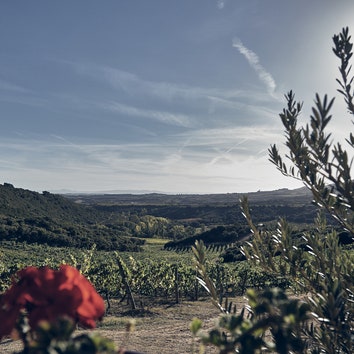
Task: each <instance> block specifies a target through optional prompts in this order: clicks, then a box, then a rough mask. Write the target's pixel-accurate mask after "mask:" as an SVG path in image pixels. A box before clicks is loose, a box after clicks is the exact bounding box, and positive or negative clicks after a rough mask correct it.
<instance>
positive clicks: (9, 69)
mask: <svg viewBox="0 0 354 354" xmlns="http://www.w3.org/2000/svg"><path fill="white" fill-rule="evenodd" d="M353 15H354V2H353V1H349V0H348V1H329V0H328V1H326V0H311V1H309V0H298V1H282V0H248V1H245V0H243V1H241V0H224V1H222V0H178V1H177V0H174V1H172V0H149V1H137V0H129V1H120V0H105V1H98V0H96V1H92V0H75V1H69V0H61V1H44V0H36V1H19V0H12V1H2V2H0V44H1V46H0V48H1V50H0V124H1V125H0V126H1V129H0V168H1V170H0V171H1V174H0V183H3V182H8V183H12V184H14V185H15V186H16V187H21V188H26V189H31V190H36V191H43V190H49V191H57V190H72V191H111V190H120V191H124V190H126V191H160V192H165V193H233V192H251V191H256V190H272V189H278V188H284V187H287V188H296V187H299V186H301V184H300V183H298V182H295V181H293V180H291V179H289V178H285V177H283V176H282V175H281V174H280V173H279V172H278V171H277V170H276V169H275V167H274V166H273V165H272V164H271V163H270V162H269V161H268V156H267V149H268V148H269V146H270V144H273V143H277V144H279V146H280V147H281V146H282V144H283V142H284V139H283V129H282V126H281V124H280V120H279V117H278V113H279V112H280V111H281V110H282V108H283V107H284V99H283V95H284V93H286V92H287V91H289V90H290V89H293V90H294V91H295V93H296V96H297V98H298V99H299V100H303V101H304V102H305V108H304V115H303V120H304V121H306V116H307V115H308V114H309V112H310V108H311V105H312V102H313V99H314V94H315V93H316V92H318V93H320V94H321V95H323V94H325V93H328V94H329V95H330V96H334V95H337V94H336V83H335V78H336V77H337V69H336V68H337V65H338V63H337V62H336V59H335V58H334V56H333V54H332V50H331V47H332V36H333V34H334V33H338V32H339V31H340V30H341V28H342V27H343V26H349V28H350V29H351V28H353V29H354V23H353V22H354V16H353ZM353 33H354V32H353ZM345 111H346V110H345V106H344V104H343V103H342V99H341V98H340V97H338V98H337V99H336V105H335V109H334V115H335V118H334V120H333V122H332V125H331V126H330V128H331V129H332V130H333V131H334V137H335V138H337V137H338V138H339V139H342V138H343V137H344V136H345V134H346V132H348V129H351V122H350V117H348V116H347V115H346V114H345Z"/></svg>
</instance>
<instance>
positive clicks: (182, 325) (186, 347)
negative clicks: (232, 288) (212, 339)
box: [0, 297, 245, 354]
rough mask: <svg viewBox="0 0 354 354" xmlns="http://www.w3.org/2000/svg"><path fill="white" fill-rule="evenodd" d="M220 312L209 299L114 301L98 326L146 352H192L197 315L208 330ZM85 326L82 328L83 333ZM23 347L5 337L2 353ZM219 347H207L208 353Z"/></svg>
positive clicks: (119, 341) (240, 300)
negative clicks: (130, 327)
mask: <svg viewBox="0 0 354 354" xmlns="http://www.w3.org/2000/svg"><path fill="white" fill-rule="evenodd" d="M232 300H233V302H234V303H235V304H236V305H237V309H241V308H242V307H243V305H244V303H245V300H244V299H243V298H242V297H238V298H235V299H232ZM219 315H220V312H219V310H218V309H217V308H215V307H214V306H213V305H212V303H211V301H210V300H209V299H205V300H202V301H182V302H181V303H180V304H173V303H171V302H164V301H163V300H159V301H156V300H155V301H154V303H150V304H148V305H144V307H143V308H140V309H138V310H134V311H133V310H130V308H129V306H128V305H127V304H122V303H119V302H114V303H113V306H112V308H111V310H110V313H109V314H107V315H106V316H105V318H104V320H103V321H102V323H101V324H99V326H98V328H97V329H95V331H97V332H98V333H100V334H101V335H102V336H104V337H107V338H110V339H112V340H113V341H114V342H115V343H116V344H117V347H118V348H119V347H124V348H125V349H127V350H131V351H139V352H142V353H145V354H156V353H158V354H171V353H176V354H177V353H179V354H181V353H182V354H183V353H186V354H188V353H191V352H192V343H193V338H192V334H191V332H190V329H189V326H190V323H191V321H192V319H193V318H195V317H197V318H199V319H200V320H202V321H203V329H205V330H207V329H209V328H211V327H213V325H214V324H215V322H216V320H217V318H218V317H219ZM131 320H133V321H135V330H134V331H133V332H130V333H129V334H128V333H127V331H126V325H127V323H129V321H131ZM80 331H81V330H78V331H77V332H78V333H79V332H80ZM19 350H21V342H20V341H13V340H11V339H4V340H3V341H2V342H1V343H0V353H4V354H6V353H14V352H16V351H19ZM217 352H218V351H217V350H216V349H215V348H212V347H207V348H206V349H205V353H209V354H213V353H217Z"/></svg>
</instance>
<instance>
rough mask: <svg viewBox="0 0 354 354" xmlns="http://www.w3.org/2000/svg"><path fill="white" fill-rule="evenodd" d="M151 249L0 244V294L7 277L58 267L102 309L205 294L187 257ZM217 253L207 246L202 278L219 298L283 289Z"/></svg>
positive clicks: (282, 283) (281, 281)
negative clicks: (78, 280) (72, 272)
mask: <svg viewBox="0 0 354 354" xmlns="http://www.w3.org/2000/svg"><path fill="white" fill-rule="evenodd" d="M158 247H160V246H158ZM158 247H156V246H155V248H158ZM153 248H154V245H151V246H150V248H149V246H147V249H146V252H145V253H142V254H139V253H130V254H129V253H124V252H123V253H118V252H102V251H97V250H96V249H95V247H93V248H92V249H90V250H87V251H84V250H75V252H74V251H73V250H72V249H69V248H50V247H47V246H39V245H36V246H35V245H22V244H17V245H16V244H8V245H7V246H5V245H3V246H2V248H1V252H2V253H1V263H0V267H1V278H0V289H1V291H4V290H5V289H6V288H7V287H8V286H9V284H10V281H11V276H13V274H14V273H15V272H16V271H17V270H19V269H21V268H23V267H24V266H27V265H34V266H43V265H48V266H51V267H54V268H55V267H57V266H58V264H59V263H66V264H70V265H73V266H75V267H77V268H79V269H80V270H81V272H82V273H83V274H84V275H85V276H86V277H87V278H88V279H90V281H91V282H92V283H93V284H94V285H95V287H96V289H97V290H98V292H99V293H101V295H102V296H103V297H104V298H105V299H106V300H107V304H108V309H109V306H110V300H111V299H119V300H121V301H127V302H129V303H130V304H131V306H132V308H133V309H134V308H137V307H139V306H144V299H147V298H149V301H151V299H154V298H156V299H157V298H163V299H165V300H166V301H169V302H171V303H178V302H180V301H183V300H188V301H190V300H193V301H195V300H198V299H199V298H200V297H205V296H206V295H207V293H206V291H205V289H203V287H201V286H200V284H199V283H198V281H197V273H196V269H195V265H194V264H193V256H192V253H191V252H188V251H187V250H185V251H184V252H181V251H167V250H161V249H159V251H158V252H157V251H156V250H153ZM223 248H224V247H221V246H216V247H214V246H209V247H208V254H209V256H210V257H209V258H210V262H209V264H208V273H209V276H210V278H211V279H213V281H214V282H215V285H216V287H217V289H218V290H219V292H220V295H221V296H224V297H227V296H234V295H242V294H243V293H244V291H245V289H247V288H248V287H256V288H262V287H264V286H265V285H273V286H282V287H287V285H288V283H287V281H286V279H279V278H276V277H274V276H272V275H270V274H266V273H264V272H263V271H261V270H260V269H257V268H255V267H253V268H251V267H250V265H249V264H248V263H247V262H238V263H235V264H224V263H221V262H220V261H219V258H218V256H219V254H220V253H219V252H221V251H222V250H223ZM149 249H150V252H149ZM154 254H155V256H153V255H154ZM14 255H15V256H14ZM44 255H45V256H44ZM147 255H148V257H147ZM168 259H169V260H168Z"/></svg>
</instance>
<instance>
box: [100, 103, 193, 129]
mask: <svg viewBox="0 0 354 354" xmlns="http://www.w3.org/2000/svg"><path fill="white" fill-rule="evenodd" d="M102 106H103V107H104V108H105V109H108V110H111V111H114V112H119V113H122V114H126V115H129V116H135V117H144V118H149V119H153V120H156V121H159V122H161V123H166V124H171V125H176V126H181V127H190V126H191V120H190V118H189V117H188V116H187V115H184V114H178V113H170V112H161V111H156V110H149V109H140V108H136V107H132V106H128V105H125V104H122V103H119V102H110V103H107V104H103V105H102Z"/></svg>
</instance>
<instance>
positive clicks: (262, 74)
mask: <svg viewBox="0 0 354 354" xmlns="http://www.w3.org/2000/svg"><path fill="white" fill-rule="evenodd" d="M232 46H233V47H234V48H236V49H237V50H238V51H239V52H240V53H241V54H242V55H243V56H244V57H245V58H246V60H247V61H248V63H249V64H250V66H251V67H252V68H253V69H254V71H255V72H256V73H257V75H258V77H259V79H260V80H261V81H262V82H263V83H264V84H265V85H266V87H267V91H268V92H269V93H270V94H271V95H273V94H274V92H275V89H276V83H275V80H274V79H273V77H272V75H271V74H270V73H269V72H267V71H266V70H265V68H264V67H263V66H262V65H261V63H260V61H259V57H258V55H257V54H256V53H255V52H253V51H252V50H251V49H249V48H247V47H246V46H244V45H243V43H242V42H241V40H240V39H239V38H234V40H233V42H232Z"/></svg>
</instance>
